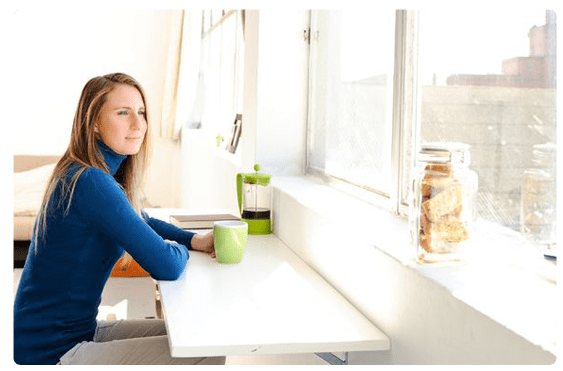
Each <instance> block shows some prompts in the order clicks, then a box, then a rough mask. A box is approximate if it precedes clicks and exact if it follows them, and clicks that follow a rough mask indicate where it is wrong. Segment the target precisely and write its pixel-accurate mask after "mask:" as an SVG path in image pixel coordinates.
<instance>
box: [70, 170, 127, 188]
mask: <svg viewBox="0 0 563 371" xmlns="http://www.w3.org/2000/svg"><path fill="white" fill-rule="evenodd" d="M72 173H73V175H72V176H78V178H77V180H76V186H77V187H79V188H90V187H96V188H100V187H110V188H114V187H117V188H119V185H118V184H117V182H116V181H115V179H114V178H113V176H112V175H111V174H108V173H107V172H105V171H104V170H102V169H100V168H98V167H95V166H90V167H82V168H80V169H76V170H75V171H73V172H72Z"/></svg>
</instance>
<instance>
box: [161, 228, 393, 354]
mask: <svg viewBox="0 0 563 371" xmlns="http://www.w3.org/2000/svg"><path fill="white" fill-rule="evenodd" d="M159 287H160V293H161V300H162V306H163V311H164V317H165V321H166V328H167V331H168V337H169V342H170V349H171V354H172V356H173V357H199V356H221V355H222V356H229V355H245V354H284V353H313V352H341V351H377V350H387V349H389V346H390V345H389V339H388V338H387V336H385V335H384V334H383V333H382V332H381V331H380V330H379V329H378V328H377V327H375V326H374V325H373V324H372V323H371V322H370V321H369V320H368V319H366V318H365V317H364V316H363V315H362V314H361V313H360V312H359V311H358V310H357V309H355V308H354V307H353V306H352V305H351V304H350V303H349V302H348V301H347V300H346V299H345V298H344V297H343V296H342V295H340V294H339V293H338V292H337V291H336V290H335V289H334V288H333V287H332V286H330V285H329V284H328V283H327V282H326V281H325V280H324V279H322V278H321V277H320V276H319V275H318V274H317V273H315V272H314V271H313V270H312V269H311V268H309V267H308V266H307V265H306V264H305V263H304V262H303V261H302V260H301V259H300V258H299V257H298V256H297V255H295V254H294V253H293V252H292V251H291V250H290V249H289V248H288V247H287V246H285V245H284V244H283V243H282V242H281V241H280V240H279V239H278V238H277V237H275V236H274V235H262V236H249V238H248V244H247V248H246V252H245V255H244V257H243V259H242V261H241V262H240V263H239V264H234V265H224V264H220V263H218V262H217V261H216V260H215V259H213V258H211V257H210V256H209V255H207V254H204V253H200V252H196V251H190V259H189V261H188V264H187V266H186V270H185V271H184V273H183V274H182V276H181V277H180V278H179V279H178V280H176V281H159Z"/></svg>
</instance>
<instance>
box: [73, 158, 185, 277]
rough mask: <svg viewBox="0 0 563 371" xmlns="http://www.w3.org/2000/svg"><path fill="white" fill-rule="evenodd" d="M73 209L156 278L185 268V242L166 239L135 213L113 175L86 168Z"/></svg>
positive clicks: (177, 275)
mask: <svg viewBox="0 0 563 371" xmlns="http://www.w3.org/2000/svg"><path fill="white" fill-rule="evenodd" d="M71 208H77V209H78V210H79V213H80V214H82V216H83V217H84V219H85V220H86V222H87V223H88V225H89V226H90V227H91V228H95V229H96V230H98V231H99V232H100V233H101V234H103V235H105V236H106V237H107V238H109V239H111V240H113V241H115V242H116V243H117V244H119V245H120V246H122V247H123V249H125V250H126V251H127V252H128V253H129V254H130V255H131V256H132V257H133V259H135V260H136V261H137V262H138V263H139V265H140V266H141V267H143V269H144V270H146V271H147V272H149V273H150V275H151V276H152V277H153V278H154V279H157V280H175V279H177V278H178V277H179V276H180V275H181V274H182V272H183V271H184V268H185V265H186V262H187V260H188V258H189V253H188V249H187V247H186V245H184V244H176V243H168V242H166V241H164V239H162V237H161V236H159V235H158V234H157V233H156V232H155V231H154V230H153V229H152V228H151V227H150V226H149V225H148V224H147V223H145V222H144V221H143V219H141V218H140V217H139V216H138V215H137V214H136V213H135V210H133V208H132V207H131V204H130V203H129V200H128V199H127V197H126V196H125V193H124V192H123V190H122V189H121V188H120V187H119V186H118V184H117V182H115V180H114V179H113V177H111V175H109V174H106V173H104V172H103V171H102V170H100V169H97V168H90V169H87V170H85V171H84V172H83V173H82V175H81V176H80V178H79V179H78V181H77V183H76V188H75V191H74V196H73V198H72V204H71ZM184 242H186V241H185V240H184ZM190 242H191V241H190ZM180 243H181V242H180Z"/></svg>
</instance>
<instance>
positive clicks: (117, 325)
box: [60, 320, 225, 365]
mask: <svg viewBox="0 0 563 371" xmlns="http://www.w3.org/2000/svg"><path fill="white" fill-rule="evenodd" d="M165 334H166V329H165V326H164V321H162V320H139V321H116V322H101V323H100V324H99V325H98V329H97V330H96V335H95V338H94V341H90V342H86V341H85V342H82V343H80V344H77V345H76V346H75V347H74V348H72V349H71V350H69V351H68V352H67V353H66V354H65V355H64V356H63V357H61V360H60V363H61V364H63V365H70V364H92V365H94V364H106V365H117V364H122V365H133V364H138V365H150V364H153V365H167V364H170V365H194V364H214V365H222V364H225V357H199V358H172V357H171V356H170V348H169V346H168V337H167V336H166V335H165Z"/></svg>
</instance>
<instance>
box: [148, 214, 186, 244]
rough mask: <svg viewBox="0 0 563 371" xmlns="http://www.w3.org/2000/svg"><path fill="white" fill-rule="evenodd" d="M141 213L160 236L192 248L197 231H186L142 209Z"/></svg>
mask: <svg viewBox="0 0 563 371" xmlns="http://www.w3.org/2000/svg"><path fill="white" fill-rule="evenodd" d="M141 214H142V216H143V219H145V221H146V222H147V223H148V225H149V226H150V227H151V228H152V229H153V230H154V231H155V232H156V233H157V234H158V235H159V236H160V237H162V238H164V239H165V240H172V241H176V242H178V243H179V244H182V245H184V246H186V247H187V248H188V250H191V249H192V238H193V236H194V234H195V233H193V232H189V231H185V230H183V229H181V228H178V227H176V226H175V225H173V224H170V223H167V222H165V221H163V220H160V219H156V218H151V217H150V216H149V215H148V214H147V213H146V212H145V211H142V212H141Z"/></svg>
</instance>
